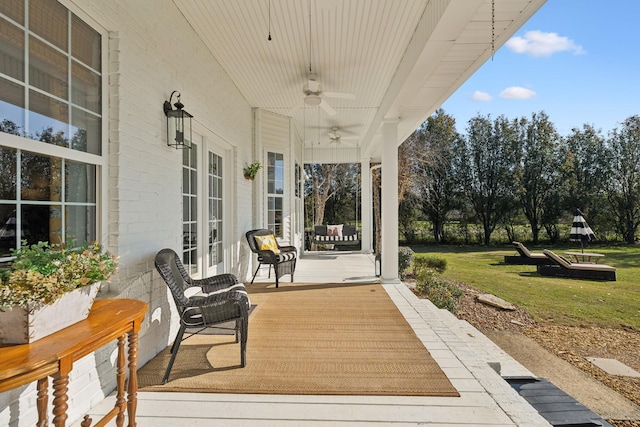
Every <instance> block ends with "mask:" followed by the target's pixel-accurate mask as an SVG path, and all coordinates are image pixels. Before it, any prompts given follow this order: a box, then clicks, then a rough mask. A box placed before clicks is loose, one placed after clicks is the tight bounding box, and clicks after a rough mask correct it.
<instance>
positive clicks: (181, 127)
mask: <svg viewBox="0 0 640 427" xmlns="http://www.w3.org/2000/svg"><path fill="white" fill-rule="evenodd" d="M174 94H177V96H176V98H177V99H178V100H177V101H176V102H175V103H174V104H173V107H176V108H175V109H174V108H173V107H172V106H171V99H172V98H173V95H174ZM183 108H184V104H183V103H182V102H180V92H178V91H177V90H174V91H173V92H171V96H169V100H168V101H164V105H163V109H164V115H165V116H167V145H168V146H170V147H175V148H176V150H177V149H178V148H191V141H192V137H193V134H192V131H191V119H192V118H193V116H192V115H191V114H189V113H187V112H186V111H185V110H183Z"/></svg>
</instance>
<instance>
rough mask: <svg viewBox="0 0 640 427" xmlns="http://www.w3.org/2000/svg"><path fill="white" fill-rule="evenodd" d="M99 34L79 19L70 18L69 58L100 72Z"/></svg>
mask: <svg viewBox="0 0 640 427" xmlns="http://www.w3.org/2000/svg"><path fill="white" fill-rule="evenodd" d="M100 43H101V42H100V34H98V32H97V31H94V30H93V29H92V28H91V27H89V26H88V25H87V24H86V23H85V22H83V21H82V20H81V19H80V18H78V17H77V16H75V15H73V16H72V18H71V56H73V57H74V58H76V59H78V60H80V61H81V62H82V63H83V64H85V65H88V66H89V67H91V68H93V69H94V70H96V71H99V70H100V68H101V67H100V51H101V46H100Z"/></svg>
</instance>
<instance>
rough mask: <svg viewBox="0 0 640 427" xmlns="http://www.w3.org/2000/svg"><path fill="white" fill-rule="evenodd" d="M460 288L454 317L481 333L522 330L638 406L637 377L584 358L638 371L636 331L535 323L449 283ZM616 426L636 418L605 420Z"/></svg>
mask: <svg viewBox="0 0 640 427" xmlns="http://www.w3.org/2000/svg"><path fill="white" fill-rule="evenodd" d="M450 283H452V284H454V285H455V286H457V287H459V288H460V289H462V290H463V292H464V294H463V296H462V297H461V298H460V300H459V301H458V309H457V312H456V316H457V317H458V318H459V319H463V320H466V321H467V322H469V323H470V324H472V325H473V326H474V327H475V328H477V329H478V330H480V331H481V332H487V331H508V332H517V333H522V334H524V335H526V336H528V337H530V338H532V339H534V340H535V341H536V342H538V343H539V344H540V345H542V346H543V347H545V348H546V349H547V350H549V351H550V352H552V353H553V354H555V355H557V356H558V357H561V358H562V359H564V360H566V361H567V362H569V363H571V364H572V365H574V366H576V367H577V368H579V369H581V370H582V371H584V372H586V373H587V374H589V375H590V376H592V377H593V378H595V379H596V380H598V381H600V382H601V383H603V384H604V385H606V386H607V387H609V388H611V389H612V390H615V391H617V392H618V393H620V394H621V395H623V396H625V397H626V398H627V399H629V400H631V401H632V402H635V403H636V404H638V405H640V379H638V378H630V377H620V376H614V375H609V374H607V373H606V372H604V371H603V370H601V369H599V368H597V367H596V366H594V365H593V364H592V363H591V362H589V361H588V360H586V357H602V358H611V359H617V360H619V361H620V362H622V363H624V364H626V365H627V366H630V367H632V368H633V369H635V370H636V371H639V372H640V331H638V330H634V329H633V328H629V327H627V326H621V327H620V329H613V328H598V327H591V326H583V327H581V326H561V325H556V324H553V323H552V322H544V323H541V322H536V321H535V320H534V319H533V317H532V316H531V315H530V314H529V313H527V312H526V311H525V310H523V309H521V308H519V307H516V309H515V310H513V311H507V310H502V309H499V308H496V307H493V306H490V305H487V304H483V303H481V302H478V301H477V300H476V297H477V295H479V294H481V293H483V292H482V291H480V290H478V289H475V288H473V287H471V286H468V285H465V284H463V283H459V282H450ZM607 421H608V422H610V423H611V424H612V425H614V426H616V427H640V420H635V421H628V420H622V421H620V420H607Z"/></svg>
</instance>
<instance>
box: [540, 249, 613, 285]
mask: <svg viewBox="0 0 640 427" xmlns="http://www.w3.org/2000/svg"><path fill="white" fill-rule="evenodd" d="M543 253H544V254H545V256H547V257H548V258H549V260H551V261H552V264H551V265H538V266H537V270H538V273H539V274H540V275H542V276H560V277H571V278H574V279H594V280H611V281H615V280H616V268H615V267H612V266H610V265H605V264H593V263H582V262H580V263H578V262H571V261H568V260H566V259H565V258H563V257H561V256H560V255H558V254H556V253H554V252H552V251H550V250H548V249H545V250H544V251H543Z"/></svg>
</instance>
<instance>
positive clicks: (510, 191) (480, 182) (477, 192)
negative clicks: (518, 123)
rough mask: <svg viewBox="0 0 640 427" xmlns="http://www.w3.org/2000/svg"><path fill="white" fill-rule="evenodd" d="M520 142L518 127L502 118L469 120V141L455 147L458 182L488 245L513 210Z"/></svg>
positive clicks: (467, 139) (466, 140) (487, 117)
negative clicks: (497, 227)
mask: <svg viewBox="0 0 640 427" xmlns="http://www.w3.org/2000/svg"><path fill="white" fill-rule="evenodd" d="M518 144H519V141H518V138H517V133H516V131H515V126H514V125H513V124H512V123H509V121H508V120H507V119H506V118H505V117H504V116H500V117H498V118H496V119H495V120H494V121H493V122H492V121H491V118H490V116H486V117H482V116H476V117H473V118H471V119H470V120H469V123H468V127H467V138H466V139H465V140H464V142H463V143H462V144H459V145H457V146H456V148H455V150H456V152H455V159H456V170H457V175H458V176H457V178H458V180H459V182H460V183H461V185H462V188H463V192H464V197H466V198H467V199H468V200H469V202H470V203H471V205H472V206H473V209H474V211H475V215H476V217H477V219H478V221H480V223H481V224H482V227H483V234H484V235H483V242H484V244H485V245H489V243H490V241H491V234H492V233H493V231H494V230H495V228H496V225H497V224H498V223H499V222H500V220H501V219H502V218H503V217H504V215H505V212H507V210H508V209H509V208H510V207H512V199H513V197H514V194H515V192H516V187H515V176H516V163H517V162H516V161H517V159H518V152H519V145H518Z"/></svg>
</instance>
